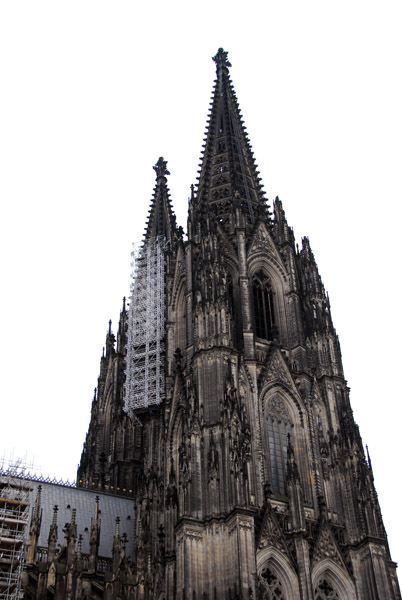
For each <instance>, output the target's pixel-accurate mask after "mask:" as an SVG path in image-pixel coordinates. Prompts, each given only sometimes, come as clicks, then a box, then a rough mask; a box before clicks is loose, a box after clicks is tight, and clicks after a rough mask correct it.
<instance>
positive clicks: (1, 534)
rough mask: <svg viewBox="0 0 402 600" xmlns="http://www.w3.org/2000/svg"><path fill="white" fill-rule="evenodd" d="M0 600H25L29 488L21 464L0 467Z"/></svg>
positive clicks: (18, 462) (19, 462)
mask: <svg viewBox="0 0 402 600" xmlns="http://www.w3.org/2000/svg"><path fill="white" fill-rule="evenodd" d="M0 475H1V477H0V599H1V600H11V599H13V600H14V599H17V598H23V590H22V586H21V575H22V570H23V566H24V559H25V543H24V536H25V532H26V529H27V526H28V520H29V491H30V489H29V485H28V481H27V480H26V478H25V467H24V465H23V464H22V463H21V461H17V462H16V463H10V464H9V466H8V468H6V469H4V466H3V465H1V467H0Z"/></svg>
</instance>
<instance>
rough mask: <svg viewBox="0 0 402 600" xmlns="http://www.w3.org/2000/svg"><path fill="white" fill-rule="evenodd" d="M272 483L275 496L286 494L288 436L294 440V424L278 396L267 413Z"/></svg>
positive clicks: (270, 402) (269, 406)
mask: <svg viewBox="0 0 402 600" xmlns="http://www.w3.org/2000/svg"><path fill="white" fill-rule="evenodd" d="M267 425H268V443H269V456H270V460H271V482H272V491H273V492H274V494H282V495H284V494H285V492H286V485H285V484H286V461H287V452H288V435H290V437H291V438H292V422H291V420H290V418H289V414H288V412H287V410H286V408H285V405H284V403H283V402H282V400H281V399H280V398H279V397H278V396H274V397H273V398H271V400H270V401H269V404H268V411H267Z"/></svg>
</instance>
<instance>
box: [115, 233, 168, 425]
mask: <svg viewBox="0 0 402 600" xmlns="http://www.w3.org/2000/svg"><path fill="white" fill-rule="evenodd" d="M165 250H166V241H165V240H158V239H157V240H154V241H145V242H144V243H143V244H141V245H139V244H133V252H132V257H133V262H132V267H133V270H132V282H131V303H130V308H129V318H128V332H127V357H126V384H125V403H124V405H125V410H126V411H127V412H131V413H132V411H134V410H136V409H137V408H146V407H147V406H150V405H155V404H160V403H161V402H162V400H163V397H164V393H165V373H164V351H165V345H164V338H165Z"/></svg>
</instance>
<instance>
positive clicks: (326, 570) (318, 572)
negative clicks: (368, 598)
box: [311, 558, 357, 600]
mask: <svg viewBox="0 0 402 600" xmlns="http://www.w3.org/2000/svg"><path fill="white" fill-rule="evenodd" d="M311 580H312V583H313V593H314V599H319V600H324V599H325V600H326V598H328V600H337V599H338V598H339V600H342V599H343V598H347V599H348V600H356V598H357V596H356V588H355V586H354V584H353V582H352V579H351V577H350V575H348V574H347V573H346V572H345V571H344V570H343V569H341V567H340V566H339V565H337V564H336V563H335V562H334V561H333V560H331V559H330V558H326V559H325V560H323V561H320V562H319V563H317V564H316V565H315V566H314V567H313V570H312V572H311ZM325 582H326V583H327V585H325ZM320 588H321V590H323V591H322V592H321V593H320V591H321V590H320ZM331 588H332V590H333V592H331ZM325 589H327V590H328V592H327V596H326V595H325V593H326V592H325ZM331 594H332V595H331Z"/></svg>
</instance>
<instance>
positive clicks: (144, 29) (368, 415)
mask: <svg viewBox="0 0 402 600" xmlns="http://www.w3.org/2000/svg"><path fill="white" fill-rule="evenodd" d="M401 16H402V8H401V4H400V2H399V1H394V2H392V1H387V0H382V2H381V3H379V2H371V1H367V0H366V1H365V2H358V1H353V0H348V1H338V2H336V3H335V2H327V1H323V0H320V1H317V2H311V1H308V0H307V1H305V2H300V1H298V2H292V1H287V2H283V1H278V2H270V1H265V2H256V1H253V0H249V2H248V3H247V5H246V4H245V3H244V2H239V1H234V0H232V1H231V2H224V1H221V2H218V1H214V2H212V1H209V0H208V1H204V2H203V3H197V7H196V8H195V3H191V2H188V1H187V2H179V1H177V0H176V1H175V0H173V1H171V2H169V3H168V2H160V1H159V0H157V1H154V2H152V3H151V2H150V3H147V4H145V3H140V2H132V1H130V2H127V1H126V2H125V1H116V2H113V3H112V2H104V1H101V0H97V1H96V2H95V1H93V2H92V1H85V0H79V1H72V0H69V1H68V2H60V1H57V0H49V1H48V2H43V1H40V0H38V1H35V2H33V1H32V0H30V1H26V2H24V1H22V0H21V1H19V2H13V1H12V0H9V1H8V2H7V1H4V2H1V3H0V86H1V92H0V165H1V166H0V198H1V216H2V218H1V236H0V243H1V267H0V268H1V272H0V277H1V279H0V281H1V284H2V293H1V295H0V302H1V305H0V306H1V315H2V320H3V323H2V330H3V342H2V344H1V358H0V364H1V367H2V378H1V392H0V394H1V395H0V402H1V413H0V422H1V426H0V458H1V457H5V458H6V459H7V458H8V457H9V456H10V454H11V453H13V456H14V458H17V457H21V456H22V457H26V459H27V461H28V462H33V463H34V464H35V465H37V469H38V470H39V471H41V472H42V473H43V474H45V475H50V476H53V475H57V476H58V477H60V478H69V479H71V480H72V479H74V477H75V471H76V466H77V463H78V461H79V458H80V452H81V448H82V443H83V441H84V437H85V432H86V429H87V426H88V423H89V414H90V404H91V399H92V395H93V388H94V387H95V386H96V383H97V376H98V372H99V359H100V356H101V352H102V346H103V345H104V339H105V334H106V331H107V327H108V320H109V318H111V319H112V320H113V323H114V324H117V319H118V315H119V310H120V307H121V302H122V297H123V296H124V295H125V294H126V295H127V294H128V290H129V273H130V251H131V242H133V241H137V240H139V239H141V237H142V233H143V228H144V225H145V219H146V215H147V212H148V206H149V202H150V199H151V197H152V191H153V186H154V175H155V174H154V171H153V169H152V166H153V165H154V164H155V162H156V161H157V159H158V157H159V156H161V155H162V156H164V157H165V159H167V160H168V168H169V170H170V171H171V177H170V178H169V185H170V189H171V193H172V200H173V203H174V207H175V210H176V214H177V216H178V221H179V223H180V224H182V225H183V226H184V227H186V206H187V199H188V195H189V187H190V184H191V183H194V182H195V178H196V172H197V169H198V159H199V156H200V152H201V144H202V138H203V133H204V127H205V122H206V117H207V111H208V104H209V98H210V95H211V90H212V84H213V80H214V77H215V65H214V64H213V63H212V61H211V57H212V56H213V55H214V54H215V53H216V51H217V49H218V47H220V46H223V48H224V49H225V50H227V51H229V60H230V61H231V62H232V64H233V68H232V69H231V76H232V80H233V83H234V85H235V89H236V92H237V95H238V99H239V102H240V107H241V109H242V112H243V116H244V119H245V123H246V126H247V128H248V132H249V135H250V140H251V143H252V146H253V149H254V152H255V157H256V161H257V164H258V167H259V169H260V171H261V176H262V178H263V183H264V186H265V190H266V192H267V196H268V198H269V199H270V200H271V201H272V199H273V198H274V197H275V196H276V195H279V197H280V198H281V199H282V200H283V203H284V208H285V210H286V214H287V217H288V221H289V224H290V225H292V226H293V227H294V229H295V234H296V238H297V240H300V238H301V236H303V235H308V236H309V237H310V242H311V245H312V249H313V251H314V253H315V256H316V259H317V263H318V266H319V269H320V273H321V276H322V278H323V281H324V284H325V286H326V288H327V290H328V292H329V295H330V299H331V304H332V316H333V320H334V323H335V326H336V327H337V331H338V334H339V337H340V341H341V347H342V352H343V360H344V369H345V375H346V378H347V379H348V381H349V384H350V386H351V388H352V392H351V401H352V407H353V409H354V413H355V418H356V421H357V422H358V423H359V425H360V429H361V434H362V437H363V442H364V443H367V444H368V445H369V450H370V454H371V458H372V463H373V468H374V475H375V479H376V486H377V491H378V494H379V498H380V503H381V507H382V512H383V515H384V520H385V525H386V527H387V530H388V535H389V540H390V546H391V551H392V556H393V559H394V560H396V561H398V560H400V561H402V542H401V525H400V522H401V519H400V506H399V502H398V493H397V491H398V488H399V494H400V486H401V483H400V478H399V477H398V475H399V472H400V464H399V460H398V459H399V454H400V444H399V438H400V436H401V416H402V414H401V413H402V411H401V402H402V392H401V384H400V381H399V379H398V377H397V374H398V373H400V371H401V356H400V350H399V347H398V345H399V344H400V340H401V339H402V326H401V316H400V304H401V301H400V293H401V284H400V270H401V269H400V260H399V254H400V247H399V246H400V244H399V236H400V217H401V212H402V211H401V200H402V193H401V191H402V184H401V174H400V170H401V159H402V156H401V154H402V152H401V140H402V119H401V106H402V93H401V84H400V81H401V57H402V41H401V40H402V36H401V34H400V31H401ZM399 497H400V495H399Z"/></svg>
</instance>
